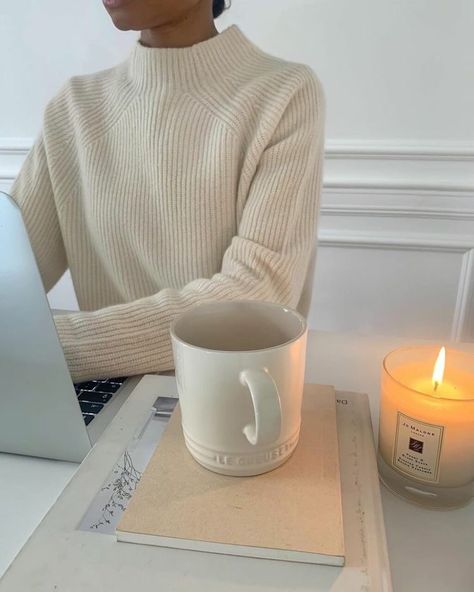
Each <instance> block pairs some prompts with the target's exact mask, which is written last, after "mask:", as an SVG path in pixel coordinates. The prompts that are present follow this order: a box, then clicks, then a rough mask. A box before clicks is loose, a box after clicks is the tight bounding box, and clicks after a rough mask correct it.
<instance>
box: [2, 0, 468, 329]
mask: <svg viewBox="0 0 474 592" xmlns="http://www.w3.org/2000/svg"><path fill="white" fill-rule="evenodd" d="M219 21H220V26H221V27H225V26H226V25H227V24H230V23H231V22H236V23H238V24H239V25H240V26H241V27H242V29H243V30H244V31H245V32H246V33H247V34H248V35H249V37H250V38H251V39H252V40H253V41H255V42H256V43H257V44H258V45H260V46H261V47H262V48H263V49H265V50H267V51H269V52H272V53H275V54H277V55H280V56H282V57H286V58H288V59H293V60H297V61H303V62H307V63H309V64H310V65H311V66H312V67H313V68H314V70H315V71H316V72H317V73H318V75H319V77H320V78H321V80H322V82H323V84H324V87H325V91H326V97H327V105H328V120H327V158H326V170H325V183H324V191H323V203H322V217H321V225H320V231H319V237H320V248H319V255H318V267H317V274H316V278H315V287H314V291H315V296H314V302H313V307H312V311H311V315H310V323H311V325H312V326H313V327H319V328H324V329H349V330H357V331H362V332H367V331H374V332H384V333H392V334H398V335H404V336H407V337H411V336H417V337H418V336H419V337H433V338H446V337H449V336H452V337H454V338H463V339H473V338H474V275H473V274H474V271H473V270H474V111H473V105H474V76H473V75H472V73H473V72H474V36H473V35H472V30H473V28H474V2H472V0H451V1H450V2H447V1H446V0H398V1H397V2H394V1H393V0H359V1H358V2H353V1H352V0H339V1H334V0H332V1H330V0H234V1H233V6H232V8H231V10H230V11H228V13H226V14H225V15H224V16H223V17H221V19H219ZM135 36H136V34H134V33H122V32H119V31H116V30H115V29H114V28H113V26H112V24H111V23H110V22H109V19H108V16H107V14H106V12H105V10H104V9H103V7H102V4H101V2H100V0H81V2H76V3H71V2H63V1H62V0H43V1H42V2H41V3H38V2H36V1H34V0H18V1H17V2H15V3H13V2H10V3H2V6H1V7H0V73H1V76H2V92H1V93H0V188H2V187H3V188H4V189H6V188H8V187H9V185H10V183H11V181H12V179H13V178H14V176H15V175H16V173H17V171H18V168H19V166H20V163H21V161H22V159H23V158H24V155H25V153H26V150H27V148H28V146H29V145H30V143H31V139H32V137H34V135H35V134H36V132H37V130H38V129H39V126H40V122H41V113H42V110H43V108H44V105H45V103H46V101H47V100H48V98H49V97H50V96H51V95H52V94H53V93H54V92H55V91H56V90H57V88H58V87H59V86H60V84H61V83H62V81H63V80H64V79H65V78H67V77H68V76H71V75H73V74H78V73H83V72H88V71H94V70H97V69H100V68H104V67H107V66H109V65H112V64H114V63H116V62H117V61H120V60H122V59H124V58H125V57H126V55H127V53H128V51H129V48H130V46H131V44H132V42H133V39H134V38H135ZM52 301H53V303H54V305H56V306H64V305H65V304H71V302H72V299H71V288H70V285H69V284H67V283H62V284H61V286H59V288H58V289H56V290H55V291H54V292H53V295H52Z"/></svg>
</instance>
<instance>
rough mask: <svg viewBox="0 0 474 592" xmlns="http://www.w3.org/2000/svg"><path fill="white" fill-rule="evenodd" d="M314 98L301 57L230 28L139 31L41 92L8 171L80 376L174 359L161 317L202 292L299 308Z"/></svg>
mask: <svg viewBox="0 0 474 592" xmlns="http://www.w3.org/2000/svg"><path fill="white" fill-rule="evenodd" d="M323 128H324V99H323V94H322V91H321V87H320V84H319V82H318V80H317V78H316V76H315V75H314V74H313V72H312V71H311V69H310V68H308V67H307V66H304V65H300V64H295V63H290V62H287V61H284V60H281V59H278V58H276V57H273V56H270V55H268V54H266V53H264V52H263V51H261V50H260V49H258V48H257V47H256V46H255V45H254V44H253V43H252V42H251V41H250V40H249V39H248V38H247V37H246V36H245V35H244V34H243V33H242V31H241V30H240V29H239V28H238V27H237V26H235V25H234V26H232V27H230V28H228V29H226V30H225V31H223V32H222V33H220V34H219V35H217V36H216V37H213V38H211V39H209V40H207V41H204V42H201V43H198V44H196V45H194V46H192V47H186V48H177V49H176V48H165V49H163V48H149V47H145V46H143V45H141V44H140V42H138V41H137V43H136V45H135V47H134V48H133V50H132V52H131V55H130V56H129V58H128V59H127V60H126V61H125V62H123V63H121V64H119V65H118V66H116V67H113V68H111V69H108V70H104V71H101V72H97V73H95V74H90V75H85V76H78V77H73V78H71V79H70V80H69V81H68V82H67V83H66V84H65V85H64V86H63V88H62V89H61V90H60V91H59V93H58V94H57V95H56V96H55V97H54V98H53V99H52V100H51V101H50V102H49V104H48V106H47V108H46V110H45V115H44V121H43V127H42V131H41V133H40V135H39V137H38V138H37V140H36V142H35V144H34V146H33V148H32V150H31V151H30V153H29V155H28V156H27V158H26V160H25V163H24V165H23V167H22V169H21V171H20V174H19V176H18V178H17V179H16V181H15V183H14V185H13V188H12V195H13V198H14V199H15V200H16V201H17V203H18V204H19V205H20V207H21V209H22V213H23V217H24V220H25V223H26V226H27V229H28V233H29V236H30V240H31V243H32V246H33V250H34V252H35V255H36V259H37V262H38V265H39V268H40V272H41V276H42V279H43V283H44V286H45V289H46V290H49V289H50V288H51V287H52V286H54V284H55V283H56V282H57V281H58V279H59V278H60V277H61V276H62V274H63V273H64V271H65V270H66V269H67V268H69V269H70V272H71V276H72V280H73V284H74V288H75V291H76V295H77V300H78V303H79V307H80V312H72V313H68V314H65V315H60V316H56V317H55V322H56V327H57V329H58V333H59V337H60V340H61V343H62V346H63V349H64V352H65V356H66V360H67V362H68V365H69V368H70V370H71V374H72V376H73V379H74V380H82V379H87V378H92V377H95V378H99V377H112V376H119V375H124V376H127V375H135V374H142V373H147V372H159V371H164V370H169V369H172V368H173V356H172V349H171V342H170V336H169V328H170V323H171V322H172V321H173V319H175V318H176V317H177V316H179V315H180V314H181V313H183V312H184V311H186V310H188V309H190V308H191V307H193V306H195V305H197V304H199V303H202V302H208V301H218V300H229V299H232V300H233V299H260V300H268V301H273V302H279V303H283V304H286V305H289V306H292V307H298V305H299V303H300V299H301V297H302V292H303V291H304V290H303V289H304V285H305V279H306V278H307V271H308V267H309V261H310V257H311V253H312V250H313V246H314V243H315V240H316V238H315V237H316V222H317V216H318V204H319V193H320V184H321V176H322V161H323V144H324V142H323V136H324V134H323Z"/></svg>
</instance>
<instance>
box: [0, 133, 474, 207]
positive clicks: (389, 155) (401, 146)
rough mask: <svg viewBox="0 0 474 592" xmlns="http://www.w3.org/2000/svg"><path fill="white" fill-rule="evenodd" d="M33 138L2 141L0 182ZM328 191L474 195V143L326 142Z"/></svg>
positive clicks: (8, 175)
mask: <svg viewBox="0 0 474 592" xmlns="http://www.w3.org/2000/svg"><path fill="white" fill-rule="evenodd" d="M32 144H33V139H32V138H21V137H19V138H0V181H3V182H4V183H7V182H11V181H12V180H13V179H14V178H15V176H16V175H17V173H18V171H19V169H20V166H21V163H22V162H23V159H24V158H25V156H26V154H27V153H28V150H29V149H30V148H31V146H32ZM324 188H325V190H328V191H335V190H342V191H356V190H359V191H366V190H373V191H379V192H388V191H397V192H405V193H406V192H412V193H413V192H416V193H420V192H428V193H447V192H451V193H457V194H466V195H467V196H470V194H471V193H472V194H474V143H468V142H459V143H455V142H446V141H443V142H441V141H440V142H436V143H434V142H431V143H426V142H424V143H422V142H420V143H416V142H413V141H403V142H402V141H391V142H382V141H373V140H364V141H362V140H361V141H358V142H355V141H351V142H349V141H344V140H328V141H327V143H326V151H325V174H324Z"/></svg>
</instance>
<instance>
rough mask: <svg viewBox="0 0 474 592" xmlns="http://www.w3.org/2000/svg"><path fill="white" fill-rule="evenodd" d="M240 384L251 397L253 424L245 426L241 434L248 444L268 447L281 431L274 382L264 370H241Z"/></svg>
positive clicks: (276, 389) (278, 402)
mask: <svg viewBox="0 0 474 592" xmlns="http://www.w3.org/2000/svg"><path fill="white" fill-rule="evenodd" d="M239 379H240V382H241V384H243V385H244V386H246V387H247V388H248V389H249V391H250V395H251V397H252V403H253V409H254V413H255V424H250V423H249V424H247V425H246V426H245V427H244V428H243V430H242V431H243V433H244V435H245V437H246V438H247V440H248V441H249V442H250V444H253V445H257V444H261V445H268V444H272V443H273V442H275V441H276V440H277V439H278V438H279V436H280V431H281V404H280V394H279V393H278V388H277V386H276V384H275V381H274V380H273V378H272V377H271V375H270V374H269V372H268V370H267V369H266V368H263V369H257V370H254V369H252V370H250V369H247V370H242V372H241V373H240V375H239Z"/></svg>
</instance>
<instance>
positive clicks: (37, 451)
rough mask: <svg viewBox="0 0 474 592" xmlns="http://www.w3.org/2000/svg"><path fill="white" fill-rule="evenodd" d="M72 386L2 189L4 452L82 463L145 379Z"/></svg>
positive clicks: (18, 220) (0, 432) (16, 213)
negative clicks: (135, 388) (133, 391)
mask: <svg viewBox="0 0 474 592" xmlns="http://www.w3.org/2000/svg"><path fill="white" fill-rule="evenodd" d="M98 378H99V379H98V380H89V381H87V382H84V383H81V384H76V385H74V384H73V382H72V380H71V376H70V374H69V371H68V368H67V365H66V360H65V358H64V355H63V351H62V348H61V344H60V342H59V339H58V335H57V333H56V328H55V325H54V321H53V316H52V314H51V310H50V308H49V304H48V300H47V298H46V294H45V291H44V288H43V284H42V281H41V277H40V274H39V270H38V267H37V265H36V261H35V257H34V255H33V251H32V249H31V245H30V242H29V239H28V235H27V232H26V229H25V226H24V223H23V219H22V217H21V213H20V210H19V208H18V206H17V205H16V204H15V202H14V201H13V200H12V199H11V198H10V197H9V196H8V195H7V194H5V193H2V192H0V452H11V453H15V454H26V455H29V456H39V457H44V458H52V459H58V460H67V461H73V462H80V461H82V459H83V458H84V457H85V455H86V454H87V453H88V452H89V450H90V449H91V447H92V445H93V444H94V443H95V442H96V441H97V438H98V437H99V436H100V434H101V433H102V432H103V430H104V428H105V427H106V426H107V424H108V423H109V422H110V421H111V419H112V417H113V416H114V415H115V414H116V413H117V411H118V410H119V408H120V407H121V405H122V404H123V402H124V401H125V399H126V398H127V397H128V395H129V394H130V393H131V392H132V390H133V388H134V387H135V386H136V385H137V383H138V382H139V380H140V377H133V378H126V377H122V378H114V379H106V378H100V377H98Z"/></svg>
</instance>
